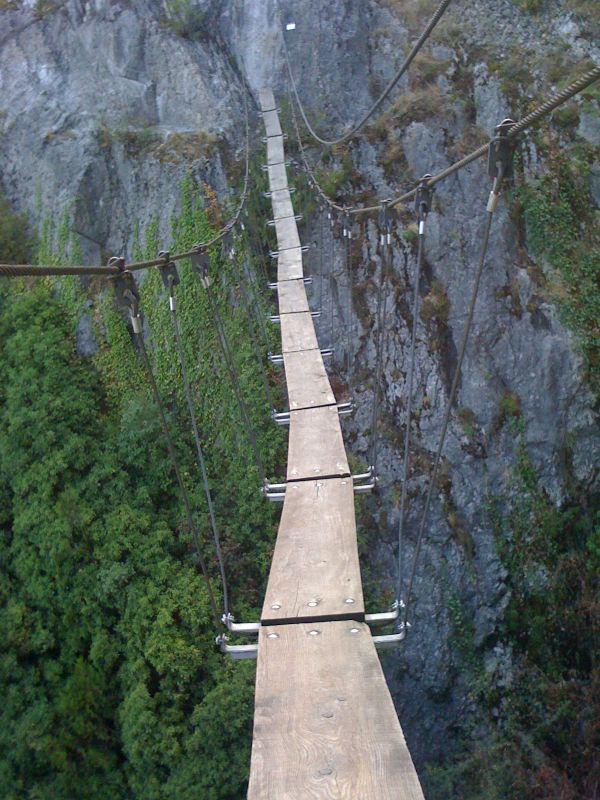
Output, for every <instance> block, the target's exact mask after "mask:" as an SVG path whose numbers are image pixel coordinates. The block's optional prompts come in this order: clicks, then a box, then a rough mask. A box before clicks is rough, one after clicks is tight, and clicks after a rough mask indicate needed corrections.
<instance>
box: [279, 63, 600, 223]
mask: <svg viewBox="0 0 600 800" xmlns="http://www.w3.org/2000/svg"><path fill="white" fill-rule="evenodd" d="M599 79H600V66H598V67H594V68H593V69H591V70H589V71H588V72H586V73H585V74H584V75H582V76H581V77H580V78H578V79H577V80H575V81H573V82H572V83H570V84H569V85H568V86H566V87H565V88H564V89H563V90H562V91H560V92H558V93H557V94H555V95H552V96H551V97H549V98H548V99H547V100H545V101H544V102H543V103H540V105H539V106H537V107H536V108H535V109H534V110H533V111H532V112H531V113H529V114H527V115H526V116H525V117H523V119H521V120H520V121H519V122H515V123H513V125H512V126H511V128H510V129H509V130H508V134H507V135H508V136H510V137H511V138H512V137H514V136H516V135H517V134H519V133H523V132H524V131H526V130H528V129H529V128H530V127H532V125H534V124H535V123H536V122H539V121H540V120H542V119H543V118H544V117H546V116H548V114H550V113H551V112H552V111H554V110H555V109H556V108H558V106H560V105H562V104H563V103H565V102H566V101H567V100H570V99H571V98H573V97H574V96H575V95H577V94H579V93H580V92H582V91H584V90H585V89H587V87H588V86H591V84H593V83H595V82H596V81H597V80H599ZM292 119H293V120H294V121H295V128H296V137H297V139H298V143H299V150H300V154H301V156H302V161H303V163H304V167H305V171H306V173H307V174H308V176H309V179H310V180H311V181H312V182H313V184H314V188H315V189H316V190H317V193H318V194H319V196H320V197H321V198H322V200H323V201H324V202H325V203H327V204H328V205H329V206H330V207H331V208H334V209H335V210H336V211H339V212H342V211H344V207H343V206H341V205H339V204H338V203H335V202H334V201H333V200H331V198H329V197H328V195H326V194H325V192H324V191H323V189H322V187H321V186H320V185H319V183H318V181H317V179H316V177H315V174H314V171H313V169H312V168H311V167H310V164H309V163H308V160H307V158H306V154H305V149H304V147H303V145H302V142H301V137H300V130H299V128H298V125H297V120H296V118H295V112H294V110H293V109H292ZM488 149H489V142H486V143H485V144H482V145H481V146H480V147H478V148H477V149H476V150H474V151H473V152H471V153H469V154H468V155H466V156H464V157H463V158H461V159H460V160H458V161H456V162H454V164H451V165H450V166H449V167H446V168H445V169H443V170H441V171H440V172H438V173H437V174H436V175H433V176H432V177H431V178H430V179H429V181H428V185H429V186H435V185H436V184H437V183H439V182H440V181H442V180H444V179H445V178H448V177H449V176H450V175H453V174H454V173H456V172H458V171H459V170H461V169H462V168H463V167H466V166H468V165H469V164H471V163H472V162H473V161H476V160H477V159H479V158H481V157H482V156H484V155H486V154H487V152H488ZM419 185H420V181H419V183H417V184H416V185H415V186H414V187H413V188H412V189H410V190H409V191H407V192H404V194H401V195H398V196H396V197H392V198H387V199H385V200H382V201H380V202H378V203H377V204H374V205H370V206H354V207H348V208H347V209H346V210H347V212H348V214H351V215H352V216H355V215H357V214H369V213H374V212H376V211H381V209H382V208H383V205H384V204H387V205H388V206H389V207H390V208H396V206H398V205H400V204H402V203H406V202H408V201H409V200H414V198H415V197H416V194H417V191H418V189H419Z"/></svg>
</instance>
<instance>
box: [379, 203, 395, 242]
mask: <svg viewBox="0 0 600 800" xmlns="http://www.w3.org/2000/svg"><path fill="white" fill-rule="evenodd" d="M379 230H380V239H379V241H380V243H381V245H382V246H383V245H386V244H387V245H391V243H392V212H391V209H390V205H389V200H384V201H383V202H382V203H381V209H380V210H379Z"/></svg>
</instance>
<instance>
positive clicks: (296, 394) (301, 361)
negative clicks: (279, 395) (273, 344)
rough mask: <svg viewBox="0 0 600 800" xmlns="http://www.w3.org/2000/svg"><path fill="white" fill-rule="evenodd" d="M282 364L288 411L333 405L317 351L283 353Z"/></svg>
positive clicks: (331, 395) (321, 361)
mask: <svg viewBox="0 0 600 800" xmlns="http://www.w3.org/2000/svg"><path fill="white" fill-rule="evenodd" d="M283 364H284V367H285V380H286V383H287V393H288V403H289V407H290V411H295V410H297V409H300V408H315V407H316V406H331V405H334V404H335V396H334V394H333V392H332V390H331V386H330V384H329V378H328V377H327V372H326V371H325V365H324V364H323V358H322V357H321V353H320V351H319V350H304V351H300V352H297V353H284V354H283Z"/></svg>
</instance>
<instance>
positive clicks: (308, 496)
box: [248, 89, 423, 800]
mask: <svg viewBox="0 0 600 800" xmlns="http://www.w3.org/2000/svg"><path fill="white" fill-rule="evenodd" d="M260 103H261V108H262V110H263V119H264V123H265V129H266V131H267V140H266V141H267V164H269V165H271V166H269V168H268V173H269V180H270V188H271V192H272V194H271V202H272V205H273V218H274V219H275V221H276V222H275V228H276V233H277V242H278V247H279V252H278V257H277V294H278V300H279V322H280V324H281V339H282V353H283V364H284V369H285V377H286V383H287V392H288V401H289V408H290V427H289V447H288V468H287V482H286V489H285V498H284V503H283V510H282V514H281V522H280V525H279V531H278V535H277V542H276V544H275V550H274V553H273V561H272V565H271V571H270V574H269V582H268V585H267V590H266V593H265V601H264V605H263V609H262V614H261V626H262V627H261V630H260V635H259V645H258V666H257V673H256V700H255V717H254V737H253V744H252V762H251V768H250V784H249V790H248V798H249V800H423V793H422V791H421V787H420V785H419V779H418V777H417V774H416V771H415V769H414V766H413V764H412V761H411V758H410V753H409V752H408V748H407V746H406V742H405V741H404V736H403V734H402V729H401V727H400V723H399V722H398V718H397V716H396V712H395V710H394V704H393V702H392V699H391V697H390V693H389V691H388V688H387V686H386V683H385V679H384V676H383V672H382V670H381V665H380V663H379V659H378V657H377V653H376V652H375V647H374V644H373V640H372V638H371V633H370V630H369V628H368V627H367V626H366V625H365V624H364V619H365V608H364V600H363V593H362V583H361V577H360V567H359V562H358V549H357V544H356V520H355V514H354V485H353V480H352V476H351V475H350V469H349V466H348V459H347V456H346V452H345V448H344V442H343V439H342V431H341V427H340V421H339V414H338V409H337V405H336V399H335V396H334V394H333V391H332V390H331V385H330V383H329V378H328V377H327V373H326V371H325V366H324V364H323V358H322V356H321V352H320V350H319V349H318V342H317V338H316V334H315V329H314V323H313V318H312V315H311V313H310V309H309V304H308V298H307V296H306V287H305V283H304V280H303V278H304V269H303V263H302V250H301V247H300V239H299V237H298V229H297V226H296V221H295V219H294V216H293V215H294V210H293V207H292V202H291V196H290V192H289V190H288V189H287V174H286V170H285V166H284V164H283V162H284V160H285V154H284V150H283V135H282V133H281V127H280V125H279V119H278V114H277V111H276V106H275V99H274V97H273V93H272V92H271V90H269V89H263V90H262V91H261V92H260Z"/></svg>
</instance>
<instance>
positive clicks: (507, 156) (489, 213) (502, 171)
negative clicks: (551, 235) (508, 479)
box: [401, 126, 512, 630]
mask: <svg viewBox="0 0 600 800" xmlns="http://www.w3.org/2000/svg"><path fill="white" fill-rule="evenodd" d="M500 133H501V136H500V138H499V139H497V140H495V141H496V142H497V143H499V149H498V153H499V158H498V160H497V162H496V165H495V168H494V169H495V176H494V184H493V188H492V190H491V192H490V196H489V200H488V204H487V208H486V221H485V226H484V231H483V236H482V244H481V254H480V257H479V264H478V267H477V271H476V273H475V280H474V284H473V290H472V294H471V300H470V303H469V311H468V315H467V322H466V325H465V329H464V332H463V337H462V341H461V345H460V351H459V355H458V360H457V363H456V369H455V372H454V378H453V380H452V386H451V388H450V393H449V395H448V400H447V403H446V410H445V413H444V419H443V422H442V430H441V434H440V439H439V442H438V446H437V450H436V453H435V458H434V462H433V470H432V473H431V478H430V481H429V487H428V489H427V495H426V498H425V506H424V508H423V513H422V515H421V521H420V524H419V529H418V534H417V543H416V546H415V552H414V556H413V562H412V567H411V571H410V576H409V580H408V587H407V590H406V601H405V604H404V613H403V620H402V623H401V624H402V626H403V628H404V630H406V627H407V617H408V611H409V606H410V601H411V595H412V590H413V583H414V579H415V572H416V568H417V562H418V560H419V554H420V551H421V545H422V543H423V535H424V532H425V524H426V522H427V516H428V513H429V507H430V505H431V499H432V496H433V491H434V489H435V486H436V482H437V474H438V470H439V466H440V462H441V457H442V451H443V448H444V442H445V440H446V433H447V431H448V426H449V423H450V415H451V413H452V407H453V405H454V400H455V397H456V393H457V390H458V383H459V381H460V376H461V370H462V364H463V361H464V357H465V353H466V350H467V344H468V341H469V335H470V333H471V326H472V324H473V316H474V313H475V305H476V302H477V295H478V293H479V284H480V282H481V276H482V274H483V269H484V266H485V260H486V255H487V249H488V243H489V238H490V229H491V226H492V219H493V216H494V211H495V210H496V206H497V204H498V198H499V196H500V192H501V189H502V182H503V180H504V177H505V176H506V175H507V173H508V172H509V169H510V165H511V164H512V152H509V149H508V148H509V147H510V144H509V142H508V136H507V135H506V134H507V130H506V128H505V129H504V131H502V126H500ZM502 134H503V135H502ZM507 145H508V147H507ZM492 146H493V145H492ZM502 147H503V148H504V149H502ZM427 185H430V182H428V183H427Z"/></svg>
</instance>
